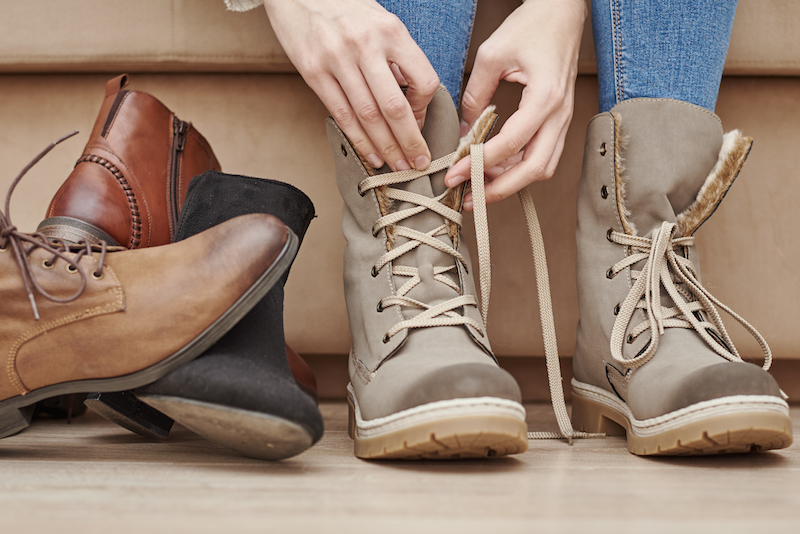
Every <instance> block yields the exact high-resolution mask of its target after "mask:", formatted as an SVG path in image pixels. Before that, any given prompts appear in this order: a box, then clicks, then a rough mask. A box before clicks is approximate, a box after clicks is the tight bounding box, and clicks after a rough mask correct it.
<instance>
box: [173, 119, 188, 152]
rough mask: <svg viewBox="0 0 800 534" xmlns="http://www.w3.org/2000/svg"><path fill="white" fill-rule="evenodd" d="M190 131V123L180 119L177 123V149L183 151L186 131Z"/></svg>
mask: <svg viewBox="0 0 800 534" xmlns="http://www.w3.org/2000/svg"><path fill="white" fill-rule="evenodd" d="M188 131H189V123H188V122H184V121H182V120H178V121H177V122H176V123H175V150H176V151H178V152H183V147H184V146H185V145H186V132H188Z"/></svg>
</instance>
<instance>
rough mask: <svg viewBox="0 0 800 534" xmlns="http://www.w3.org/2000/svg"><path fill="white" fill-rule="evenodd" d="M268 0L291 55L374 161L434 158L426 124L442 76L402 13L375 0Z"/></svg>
mask: <svg viewBox="0 0 800 534" xmlns="http://www.w3.org/2000/svg"><path fill="white" fill-rule="evenodd" d="M264 6H265V7H266V10H267V14H268V15H269V18H270V22H271V23H272V27H273V29H274V30H275V34H276V35H277V37H278V40H279V41H280V43H281V45H283V49H284V50H285V51H286V54H287V55H288V56H289V59H290V60H291V61H292V63H293V64H294V66H295V67H296V68H297V70H298V71H299V72H300V75H301V76H302V77H303V79H304V80H305V81H306V83H307V84H308V85H309V87H311V89H312V90H313V91H314V92H315V93H316V94H317V96H318V97H319V98H320V100H322V103H323V104H325V106H326V107H327V108H328V111H330V113H331V115H332V116H333V118H334V119H335V120H336V123H337V124H338V125H339V127H340V128H341V129H342V131H344V133H345V135H347V138H348V139H349V140H350V142H351V143H352V144H353V146H354V147H355V149H356V150H357V151H358V152H359V153H360V154H361V155H362V156H364V157H365V158H367V160H368V161H369V162H370V164H371V165H372V166H373V167H375V168H378V167H381V166H382V165H383V163H384V162H387V163H388V164H389V166H390V167H391V168H392V169H393V170H407V169H409V168H416V169H425V168H426V167H427V166H428V165H429V164H430V161H431V154H430V151H429V150H428V146H427V144H426V143H425V140H424V139H423V137H422V134H421V133H420V130H421V129H422V125H423V123H424V121H425V113H426V110H427V108H428V104H429V103H430V101H431V99H432V98H433V95H434V93H435V92H436V89H437V88H438V87H439V78H438V76H437V75H436V72H435V71H434V70H433V67H432V66H431V64H430V62H429V61H428V58H427V57H425V54H424V53H423V52H422V50H420V48H419V46H417V44H416V43H415V42H414V40H413V39H412V38H411V35H409V33H408V30H407V29H406V27H405V26H404V25H403V23H402V22H401V21H400V19H398V18H397V17H396V16H394V15H393V14H391V13H389V12H388V11H386V10H385V9H384V8H383V7H381V6H380V5H379V4H378V3H377V2H375V0H291V1H289V0H265V1H264ZM401 85H403V86H405V85H407V86H408V89H407V91H406V93H405V94H403V91H402V89H401V88H400V86H401Z"/></svg>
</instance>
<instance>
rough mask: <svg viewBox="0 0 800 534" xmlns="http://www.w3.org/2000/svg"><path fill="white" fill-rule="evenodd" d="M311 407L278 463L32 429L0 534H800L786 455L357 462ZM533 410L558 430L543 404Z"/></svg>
mask: <svg viewBox="0 0 800 534" xmlns="http://www.w3.org/2000/svg"><path fill="white" fill-rule="evenodd" d="M321 408H322V411H323V414H324V416H325V421H326V424H327V428H326V433H325V436H324V437H323V439H322V441H321V442H320V443H318V444H317V445H316V446H315V447H313V448H312V449H310V450H309V451H307V452H306V453H304V454H302V455H300V456H298V457H296V458H293V459H290V460H286V461H282V462H276V463H268V462H262V461H258V460H249V459H247V458H243V457H240V456H237V455H236V454H234V453H230V452H228V451H226V450H225V449H223V448H221V447H218V446H216V445H214V444H212V443H210V442H208V441H205V440H204V439H202V438H200V437H197V436H195V435H194V434H192V433H191V432H189V431H188V430H186V429H183V428H177V429H175V430H173V433H172V434H171V436H170V439H169V440H168V441H167V442H166V443H153V442H149V441H146V440H144V439H142V438H139V437H137V436H135V435H133V434H130V433H128V432H127V431H125V430H123V429H121V428H119V427H116V426H114V425H112V424H110V423H107V422H106V421H104V420H102V419H100V418H98V417H97V416H94V415H93V414H87V415H85V416H82V417H80V418H77V419H75V420H73V422H72V424H70V425H67V424H66V423H65V422H63V421H47V422H36V423H35V424H34V425H33V426H31V427H30V428H29V429H27V430H26V431H25V432H22V433H21V434H19V435H17V436H14V437H10V438H6V439H4V440H2V441H0V532H3V533H12V532H25V533H31V532H48V533H67V532H80V533H93V532H104V531H105V532H109V533H112V532H113V533H118V532H142V533H145V532H146V533H151V532H191V533H199V532H215V533H233V532H235V533H237V534H238V533H240V532H280V533H283V532H318V533H329V532H330V533H338V532H343V533H359V532H374V533H384V532H404V533H419V532H436V533H447V532H480V533H485V534H496V533H514V532H556V531H558V532H564V533H568V532H577V531H578V530H579V529H580V530H582V531H585V532H592V533H600V532H613V533H615V534H616V533H625V532H637V533H638V532H641V533H647V534H649V533H654V532H670V533H673V532H700V531H706V532H712V531H713V532H754V533H760V532H769V533H773V532H793V533H797V532H800V450H799V448H798V446H797V445H794V446H792V447H790V448H789V449H787V450H784V451H778V452H769V453H761V454H750V455H734V456H721V457H698V458H671V459H644V458H637V457H635V456H633V455H631V454H629V453H628V452H627V450H626V448H625V446H624V442H623V440H622V439H621V438H604V439H596V440H583V441H577V442H576V443H575V445H574V446H572V447H569V446H568V445H567V444H566V443H564V442H561V441H556V440H550V441H533V442H531V444H530V450H529V451H528V452H527V453H525V454H522V455H518V456H515V457H510V458H499V459H490V460H477V461H462V462H449V463H442V462H366V461H362V460H358V459H356V458H355V457H354V456H353V453H352V442H351V441H350V439H349V438H348V437H347V433H346V415H347V409H346V406H345V404H344V403H323V405H322V406H321ZM528 412H529V420H530V426H531V428H532V429H536V430H542V429H553V428H554V427H555V420H554V418H552V416H551V412H550V408H549V406H548V405H546V404H535V405H529V406H528ZM793 418H794V420H795V421H796V422H797V421H800V408H794V409H793ZM794 431H795V435H796V436H800V433H799V432H798V431H800V428H798V425H797V424H796V425H795V428H794Z"/></svg>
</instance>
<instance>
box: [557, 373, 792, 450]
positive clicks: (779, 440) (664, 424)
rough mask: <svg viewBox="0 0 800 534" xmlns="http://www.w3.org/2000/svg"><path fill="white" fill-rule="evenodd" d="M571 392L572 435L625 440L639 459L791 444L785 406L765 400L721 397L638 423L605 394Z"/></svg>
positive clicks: (578, 385) (575, 387)
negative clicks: (591, 434)
mask: <svg viewBox="0 0 800 534" xmlns="http://www.w3.org/2000/svg"><path fill="white" fill-rule="evenodd" d="M572 391H573V396H572V424H573V426H574V427H575V429H576V430H583V431H585V432H605V433H606V434H608V435H626V436H627V441H628V450H629V451H630V452H632V453H633V454H637V455H640V456H651V455H663V456H691V455H708V454H726V453H745V452H757V451H766V450H770V449H783V448H786V447H788V446H789V445H791V444H792V421H791V419H790V418H789V405H788V404H786V402H784V401H783V400H781V399H778V398H776V397H772V396H769V395H737V396H731V397H723V398H720V399H714V400H710V401H704V402H700V403H697V404H694V405H692V406H688V407H686V408H682V409H680V410H676V411H675V412H671V413H668V414H665V415H662V416H660V417H655V418H652V419H644V420H637V419H636V418H635V417H634V416H633V414H632V413H631V411H630V409H629V408H628V406H627V405H626V404H625V402H623V401H622V400H621V399H619V398H618V397H616V396H615V395H613V394H612V393H610V392H608V391H605V390H603V389H601V388H598V387H595V386H592V385H590V384H584V383H582V382H578V381H577V380H574V379H573V381H572Z"/></svg>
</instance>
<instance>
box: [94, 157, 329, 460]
mask: <svg viewBox="0 0 800 534" xmlns="http://www.w3.org/2000/svg"><path fill="white" fill-rule="evenodd" d="M248 213H269V214H272V215H275V216H277V217H278V218H280V219H281V220H282V221H283V222H284V224H286V226H288V227H289V228H290V229H291V230H292V231H294V233H295V234H296V235H297V236H298V237H299V238H300V239H301V240H302V238H303V235H304V234H305V231H306V229H307V228H308V225H309V223H310V222H311V219H312V218H313V217H314V206H313V204H312V203H311V200H309V198H308V197H307V196H306V195H305V194H303V192H302V191H300V190H298V189H297V188H295V187H292V186H290V185H288V184H284V183H281V182H276V181H272V180H264V179H260V178H250V177H246V176H234V175H227V174H223V173H221V172H218V171H208V172H206V173H203V174H201V175H200V176H197V177H195V178H194V179H193V180H192V182H191V184H190V185H189V190H188V192H187V196H186V202H185V204H184V206H183V209H182V211H181V218H180V221H179V223H178V228H177V231H176V234H175V235H176V241H179V240H182V239H185V238H187V237H190V236H192V235H194V234H196V233H199V232H202V231H203V230H206V229H208V228H211V227H212V226H215V225H217V224H219V223H221V222H224V221H226V220H228V219H232V218H234V217H236V216H239V215H244V214H248ZM287 276H288V271H287V273H286V274H285V275H284V277H283V278H282V279H281V281H280V282H278V283H277V284H275V286H274V287H273V288H272V290H270V292H269V293H268V294H267V296H266V297H265V298H264V299H263V300H262V301H261V302H260V303H259V304H258V305H256V307H255V308H253V310H252V311H251V312H250V313H249V314H247V315H246V316H245V317H244V318H243V319H242V320H241V321H240V322H239V324H237V325H236V326H235V327H234V328H233V329H232V330H231V331H230V332H228V334H226V335H225V336H224V337H223V338H222V339H220V340H219V341H218V342H217V343H216V344H215V345H214V346H212V347H211V348H210V349H209V350H208V351H207V352H206V353H204V354H203V355H202V356H200V357H199V358H197V359H196V360H194V361H193V362H191V363H190V364H187V365H184V366H183V367H180V368H179V369H177V370H176V371H173V372H172V373H170V374H168V375H167V376H165V377H163V378H161V379H160V380H158V381H157V382H155V383H153V384H150V385H148V386H146V387H144V388H141V389H139V390H136V392H135V397H134V396H133V394H132V393H130V392H125V393H124V396H125V398H124V399H122V400H121V401H120V400H119V399H111V400H112V401H117V402H103V401H104V400H105V399H102V396H101V398H99V399H95V401H94V402H92V401H87V404H88V405H89V406H90V408H92V409H93V410H95V411H99V412H100V413H101V415H103V416H104V417H106V418H107V419H110V420H112V421H114V422H117V423H118V424H121V425H122V426H125V427H126V428H129V429H131V430H134V431H135V432H138V433H141V434H147V433H148V432H149V433H151V434H156V435H163V436H166V433H168V432H169V426H171V422H170V418H172V419H174V420H176V421H178V422H179V423H181V424H182V425H184V426H186V427H187V428H189V429H191V430H193V431H195V432H197V433H198V434H200V435H202V436H204V437H206V438H208V439H210V440H211V441H215V442H217V443H220V444H222V445H225V446H227V447H230V448H231V449H233V450H235V451H237V452H239V453H241V454H243V455H245V456H251V457H255V458H263V459H269V460H277V459H281V458H287V457H289V456H294V455H295V454H298V453H300V452H302V451H304V450H305V449H307V448H308V447H310V446H311V445H313V444H314V443H315V442H317V441H318V440H319V438H320V437H321V436H322V430H323V425H322V417H321V415H320V413H319V410H318V408H317V406H316V402H315V399H314V398H313V397H312V396H311V395H309V394H308V393H307V392H305V391H303V390H302V389H301V388H300V387H299V386H298V384H297V382H296V381H295V379H294V377H293V376H292V373H291V371H290V369H289V364H288V361H287V356H286V346H285V342H284V334H283V285H284V283H285V281H286V277H287ZM118 395H119V394H118ZM136 398H138V399H141V400H142V401H144V402H146V403H147V405H150V406H147V405H142V404H141V403H140V402H138V401H137V400H136ZM151 407H152V408H151ZM153 408H155V409H156V410H154V409H153ZM160 412H163V413H160ZM165 414H166V415H165Z"/></svg>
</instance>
